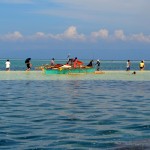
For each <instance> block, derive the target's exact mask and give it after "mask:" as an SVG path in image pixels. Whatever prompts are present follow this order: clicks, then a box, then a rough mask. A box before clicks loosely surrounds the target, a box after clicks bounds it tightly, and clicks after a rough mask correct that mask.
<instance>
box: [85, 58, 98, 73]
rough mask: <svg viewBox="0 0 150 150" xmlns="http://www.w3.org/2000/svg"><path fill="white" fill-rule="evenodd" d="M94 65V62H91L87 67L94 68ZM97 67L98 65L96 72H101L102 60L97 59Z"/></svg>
mask: <svg viewBox="0 0 150 150" xmlns="http://www.w3.org/2000/svg"><path fill="white" fill-rule="evenodd" d="M93 63H94V60H91V61H90V62H89V64H88V65H87V66H88V67H93ZM95 65H97V68H96V70H97V71H99V70H100V60H99V59H97V61H96V64H95Z"/></svg>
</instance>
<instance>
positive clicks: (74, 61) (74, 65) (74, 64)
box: [73, 57, 78, 68]
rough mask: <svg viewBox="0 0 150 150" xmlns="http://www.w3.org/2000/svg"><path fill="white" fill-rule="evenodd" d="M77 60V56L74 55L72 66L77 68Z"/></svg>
mask: <svg viewBox="0 0 150 150" xmlns="http://www.w3.org/2000/svg"><path fill="white" fill-rule="evenodd" d="M77 62H78V58H77V57H75V59H74V60H73V67H74V68H77Z"/></svg>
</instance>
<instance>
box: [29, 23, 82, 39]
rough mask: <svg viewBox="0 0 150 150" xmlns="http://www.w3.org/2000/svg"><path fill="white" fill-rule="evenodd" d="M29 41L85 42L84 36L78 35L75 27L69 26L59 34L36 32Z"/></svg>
mask: <svg viewBox="0 0 150 150" xmlns="http://www.w3.org/2000/svg"><path fill="white" fill-rule="evenodd" d="M30 38H31V39H35V40H36V39H55V40H66V39H67V40H74V41H75V40H76V41H83V40H85V35H84V34H79V33H78V32H77V29H76V27H75V26H70V27H69V28H68V29H67V30H65V31H64V32H63V33H60V34H45V33H43V32H37V33H36V34H35V35H33V36H31V37H30Z"/></svg>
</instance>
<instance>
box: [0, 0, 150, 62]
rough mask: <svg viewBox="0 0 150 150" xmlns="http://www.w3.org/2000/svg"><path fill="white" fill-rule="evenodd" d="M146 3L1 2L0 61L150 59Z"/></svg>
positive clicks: (149, 11)
mask: <svg viewBox="0 0 150 150" xmlns="http://www.w3.org/2000/svg"><path fill="white" fill-rule="evenodd" d="M149 6H150V1H149V0H0V24H1V26H0V58H26V57H32V58H33V59H37V58H41V59H45V58H46V59H49V58H52V57H55V58H56V59H60V58H62V59H63V58H64V59H65V58H66V57H67V55H68V53H69V54H70V55H71V56H72V57H78V58H81V59H86V58H87V59H97V58H98V59H103V60H106V59H107V60H118V59H119V60H121V59H139V60H143V59H144V60H148V59H150V27H149V25H150V9H149Z"/></svg>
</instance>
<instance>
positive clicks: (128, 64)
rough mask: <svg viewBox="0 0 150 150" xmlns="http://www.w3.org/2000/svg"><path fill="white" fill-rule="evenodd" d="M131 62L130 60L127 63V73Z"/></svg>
mask: <svg viewBox="0 0 150 150" xmlns="http://www.w3.org/2000/svg"><path fill="white" fill-rule="evenodd" d="M130 66H131V62H130V60H128V61H127V71H130Z"/></svg>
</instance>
